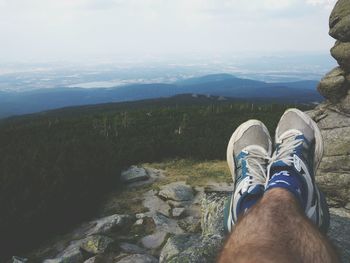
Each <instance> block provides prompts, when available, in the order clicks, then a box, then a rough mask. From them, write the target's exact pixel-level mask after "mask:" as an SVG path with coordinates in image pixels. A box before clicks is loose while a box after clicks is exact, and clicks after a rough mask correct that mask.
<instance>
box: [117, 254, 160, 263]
mask: <svg viewBox="0 0 350 263" xmlns="http://www.w3.org/2000/svg"><path fill="white" fill-rule="evenodd" d="M116 263H158V260H157V259H156V258H155V257H152V256H150V255H145V254H135V255H130V256H127V257H124V258H122V259H121V260H119V261H117V262H116Z"/></svg>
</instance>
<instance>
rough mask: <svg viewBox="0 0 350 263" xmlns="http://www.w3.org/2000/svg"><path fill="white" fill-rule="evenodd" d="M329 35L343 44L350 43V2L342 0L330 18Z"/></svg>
mask: <svg viewBox="0 0 350 263" xmlns="http://www.w3.org/2000/svg"><path fill="white" fill-rule="evenodd" d="M329 28H330V30H329V34H330V35H331V36H332V37H334V38H335V39H339V40H341V41H343V42H347V41H350V2H349V1H348V0H340V1H338V2H337V4H336V5H335V7H334V9H333V11H332V13H331V16H330V18H329Z"/></svg>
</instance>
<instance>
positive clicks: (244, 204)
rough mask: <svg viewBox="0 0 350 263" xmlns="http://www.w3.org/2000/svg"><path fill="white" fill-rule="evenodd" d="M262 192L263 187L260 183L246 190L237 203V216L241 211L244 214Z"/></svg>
mask: <svg viewBox="0 0 350 263" xmlns="http://www.w3.org/2000/svg"><path fill="white" fill-rule="evenodd" d="M263 194H264V188H263V186H262V185H258V186H256V187H254V189H252V190H250V191H249V192H246V193H245V194H244V195H243V196H242V197H241V200H240V201H239V203H238V204H237V213H236V214H237V216H239V215H241V214H242V213H243V214H244V213H245V212H246V211H247V210H248V209H249V208H251V207H252V206H253V205H255V204H256V203H257V202H258V201H259V199H260V198H261V197H262V196H263Z"/></svg>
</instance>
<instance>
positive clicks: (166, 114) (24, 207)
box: [0, 96, 311, 257]
mask: <svg viewBox="0 0 350 263" xmlns="http://www.w3.org/2000/svg"><path fill="white" fill-rule="evenodd" d="M291 106H293V107H294V106H295V105H281V104H252V103H249V102H235V101H219V100H218V98H206V97H204V96H203V97H201V96H200V97H197V98H193V97H191V96H180V97H175V98H172V99H166V100H152V101H142V102H134V103H123V104H106V105H98V106H86V107H77V108H67V109H63V110H58V111H52V112H45V113H40V114H36V115H28V116H22V117H17V118H11V119H6V120H2V121H1V122H0V156H1V158H0V209H1V217H0V232H1V236H0V243H1V244H2V248H1V253H2V256H3V257H4V256H9V255H12V254H13V253H15V252H16V253H18V252H19V251H21V250H22V251H23V250H26V249H29V248H31V247H33V246H35V245H36V244H37V243H39V242H42V240H44V239H45V238H47V237H48V236H50V235H52V234H53V233H57V232H60V231H64V230H66V229H68V228H69V227H71V226H72V225H73V224H74V223H76V222H79V221H81V220H83V219H84V218H87V217H89V216H90V215H91V213H93V212H94V210H95V208H96V206H97V205H98V203H99V201H100V200H101V198H103V196H104V194H105V193H107V192H108V191H109V190H110V189H117V188H118V187H119V183H118V178H119V174H120V171H121V170H122V169H123V168H125V167H126V166H128V165H130V164H135V163H138V162H141V161H142V162H151V161H160V160H162V159H165V158H176V157H181V158H182V157H183V158H192V159H224V158H225V151H226V144H227V142H228V139H229V137H230V135H231V133H232V132H233V130H234V129H235V128H236V127H237V126H238V125H239V124H241V123H242V122H244V121H246V120H248V119H251V118H256V119H260V120H262V121H263V122H265V124H266V125H267V127H268V128H269V129H270V131H271V133H273V131H274V127H275V125H276V123H277V121H278V119H279V117H280V116H281V114H282V113H283V111H284V110H285V109H286V108H288V107H291ZM299 108H301V109H303V110H306V109H309V108H311V106H307V105H303V106H302V105H299Z"/></svg>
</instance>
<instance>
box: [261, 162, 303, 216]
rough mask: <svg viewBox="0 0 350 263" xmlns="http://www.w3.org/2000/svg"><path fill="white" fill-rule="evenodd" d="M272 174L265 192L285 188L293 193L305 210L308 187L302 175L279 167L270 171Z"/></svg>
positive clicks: (289, 168)
mask: <svg viewBox="0 0 350 263" xmlns="http://www.w3.org/2000/svg"><path fill="white" fill-rule="evenodd" d="M270 174H272V176H271V178H270V180H269V182H268V184H267V186H266V189H265V191H268V190H271V189H273V188H283V189H286V190H288V191H289V192H291V193H292V194H293V195H294V196H295V197H296V198H297V200H298V201H299V203H300V205H301V206H302V208H303V209H305V207H306V201H307V187H306V186H305V182H304V180H303V178H302V177H301V175H300V174H299V173H298V172H297V171H296V170H295V169H293V168H291V167H283V166H277V167H272V168H271V170H270Z"/></svg>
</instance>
